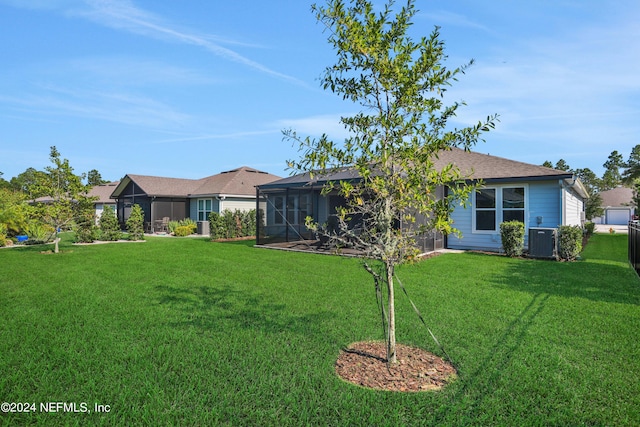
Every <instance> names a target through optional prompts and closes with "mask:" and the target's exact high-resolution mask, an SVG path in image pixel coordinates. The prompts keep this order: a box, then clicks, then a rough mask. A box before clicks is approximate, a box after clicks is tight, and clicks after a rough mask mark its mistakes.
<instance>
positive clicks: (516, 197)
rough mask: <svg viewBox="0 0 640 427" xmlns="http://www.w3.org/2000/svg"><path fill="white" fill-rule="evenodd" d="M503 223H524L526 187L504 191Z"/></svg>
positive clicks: (504, 189)
mask: <svg viewBox="0 0 640 427" xmlns="http://www.w3.org/2000/svg"><path fill="white" fill-rule="evenodd" d="M502 221H503V222H504V221H520V222H524V187H515V188H503V189H502Z"/></svg>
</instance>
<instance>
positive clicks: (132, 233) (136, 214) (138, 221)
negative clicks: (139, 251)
mask: <svg viewBox="0 0 640 427" xmlns="http://www.w3.org/2000/svg"><path fill="white" fill-rule="evenodd" d="M127 231H128V232H129V240H144V211H143V210H142V208H141V207H140V205H138V204H135V205H133V207H131V214H130V215H129V219H127Z"/></svg>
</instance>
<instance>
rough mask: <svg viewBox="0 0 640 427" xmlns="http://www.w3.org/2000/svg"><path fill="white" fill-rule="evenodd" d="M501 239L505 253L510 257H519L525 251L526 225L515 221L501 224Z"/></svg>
mask: <svg viewBox="0 0 640 427" xmlns="http://www.w3.org/2000/svg"><path fill="white" fill-rule="evenodd" d="M500 238H501V239H502V248H503V249H504V253H505V254H506V255H507V256H509V257H519V256H520V255H522V251H523V250H524V223H523V222H520V221H515V220H514V221H505V222H503V223H501V224H500Z"/></svg>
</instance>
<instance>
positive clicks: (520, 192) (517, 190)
mask: <svg viewBox="0 0 640 427" xmlns="http://www.w3.org/2000/svg"><path fill="white" fill-rule="evenodd" d="M525 200H526V197H525V187H500V188H483V189H481V190H479V191H478V192H476V193H475V198H474V204H473V216H474V217H473V221H474V226H473V231H476V232H483V231H486V232H492V231H497V230H498V227H499V224H500V223H501V222H504V221H513V220H517V221H520V222H525Z"/></svg>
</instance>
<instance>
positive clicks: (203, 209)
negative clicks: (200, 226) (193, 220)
mask: <svg viewBox="0 0 640 427" xmlns="http://www.w3.org/2000/svg"><path fill="white" fill-rule="evenodd" d="M212 210H213V201H212V200H211V199H198V221H209V214H210V213H211V211H212Z"/></svg>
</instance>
